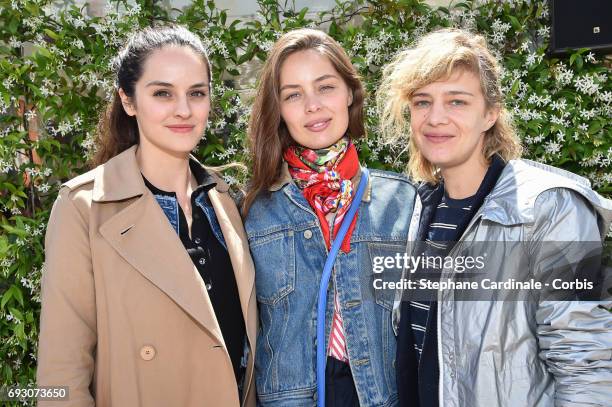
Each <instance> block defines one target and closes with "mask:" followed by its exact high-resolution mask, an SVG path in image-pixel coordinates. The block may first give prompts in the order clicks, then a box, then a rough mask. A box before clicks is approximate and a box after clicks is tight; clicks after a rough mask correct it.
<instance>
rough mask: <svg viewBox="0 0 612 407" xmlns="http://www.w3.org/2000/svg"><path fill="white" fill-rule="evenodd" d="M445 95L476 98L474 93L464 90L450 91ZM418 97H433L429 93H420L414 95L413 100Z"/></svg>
mask: <svg viewBox="0 0 612 407" xmlns="http://www.w3.org/2000/svg"><path fill="white" fill-rule="evenodd" d="M444 94H445V95H467V96H474V94H473V93H470V92H466V91H464V90H450V91H448V92H444ZM417 96H429V97H431V95H430V94H429V93H425V92H419V93H413V94H412V96H411V98H413V97H417Z"/></svg>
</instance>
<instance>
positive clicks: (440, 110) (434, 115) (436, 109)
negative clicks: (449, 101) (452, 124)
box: [427, 101, 448, 126]
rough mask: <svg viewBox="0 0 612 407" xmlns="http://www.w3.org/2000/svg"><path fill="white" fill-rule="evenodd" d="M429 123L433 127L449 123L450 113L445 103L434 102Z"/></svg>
mask: <svg viewBox="0 0 612 407" xmlns="http://www.w3.org/2000/svg"><path fill="white" fill-rule="evenodd" d="M427 121H428V122H429V124H430V125H431V126H439V125H441V124H447V123H448V112H447V111H446V108H445V107H444V104H443V103H441V102H440V103H438V102H435V101H434V102H433V103H432V104H431V107H430V108H429V113H428V114H427Z"/></svg>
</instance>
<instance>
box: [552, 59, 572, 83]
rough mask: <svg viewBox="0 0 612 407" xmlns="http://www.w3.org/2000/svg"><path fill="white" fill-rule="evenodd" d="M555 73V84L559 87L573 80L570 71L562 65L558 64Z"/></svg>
mask: <svg viewBox="0 0 612 407" xmlns="http://www.w3.org/2000/svg"><path fill="white" fill-rule="evenodd" d="M555 73H556V79H557V83H558V84H559V85H561V86H565V85H568V84H570V83H571V82H572V79H573V78H574V73H573V72H572V70H571V69H568V68H567V67H566V66H565V65H564V64H559V65H558V66H557V67H556V69H555Z"/></svg>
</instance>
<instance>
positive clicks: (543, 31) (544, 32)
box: [538, 25, 550, 39]
mask: <svg viewBox="0 0 612 407" xmlns="http://www.w3.org/2000/svg"><path fill="white" fill-rule="evenodd" d="M549 36H550V27H548V26H547V25H545V26H543V27H542V28H539V29H538V37H540V38H542V39H547V38H548V37H549Z"/></svg>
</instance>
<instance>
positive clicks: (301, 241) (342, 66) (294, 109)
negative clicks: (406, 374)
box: [244, 29, 415, 407]
mask: <svg viewBox="0 0 612 407" xmlns="http://www.w3.org/2000/svg"><path fill="white" fill-rule="evenodd" d="M363 101H364V91H363V87H362V85H361V82H360V80H359V77H358V75H357V72H356V71H355V69H354V67H353V66H352V64H351V61H350V59H349V57H348V56H347V55H346V52H345V51H344V50H343V49H342V47H341V46H340V45H339V44H338V43H337V42H335V41H334V40H333V39H332V38H331V37H329V36H328V35H326V34H325V33H322V32H320V31H316V30H311V29H302V30H296V31H292V32H289V33H287V34H285V35H283V36H282V37H280V38H279V40H278V41H277V42H276V44H275V45H274V47H273V48H272V50H271V52H270V55H269V57H268V60H267V61H266V63H265V66H264V68H263V72H262V74H261V78H260V83H259V89H258V93H257V96H256V98H255V103H254V106H253V112H252V116H251V122H250V129H249V138H250V141H251V152H252V162H253V170H252V172H253V178H252V181H251V189H250V190H249V191H248V193H247V196H246V198H245V202H244V213H245V228H246V230H247V235H248V237H249V244H250V246H251V254H252V256H253V260H254V263H255V273H256V278H255V280H256V286H257V300H258V303H259V312H260V315H261V321H260V322H261V330H260V332H259V336H258V340H257V345H258V346H257V348H258V349H257V352H256V361H255V371H256V383H257V394H258V400H259V402H260V404H261V405H262V406H298V405H299V406H306V405H309V406H311V405H313V404H315V403H317V400H318V403H319V405H321V402H325V405H326V406H327V407H333V406H394V405H396V404H397V388H396V385H395V368H394V365H393V359H394V357H395V346H396V345H395V336H394V334H393V331H392V329H391V310H392V306H393V292H392V291H390V290H387V291H382V290H380V291H376V292H374V293H373V290H372V278H373V276H374V271H373V267H372V263H373V261H374V258H373V256H376V253H379V252H380V251H381V250H382V249H383V248H386V247H393V246H399V247H401V248H402V249H403V248H404V247H405V245H406V241H407V233H408V223H409V220H410V217H411V215H412V202H413V201H414V196H415V190H414V188H413V186H412V184H411V183H410V182H408V180H407V179H406V178H405V177H404V176H402V175H399V174H394V173H389V172H384V171H376V170H370V171H369V181H367V182H366V183H364V184H363V185H367V187H366V188H365V191H366V192H365V193H364V195H363V196H362V198H355V195H356V194H355V193H354V192H355V191H356V190H361V180H362V179H364V180H367V179H368V176H367V172H366V170H365V169H364V168H362V167H361V166H360V164H359V158H358V155H357V150H356V148H355V146H354V144H353V140H356V139H358V138H360V137H363V136H364V135H365V128H364V123H363ZM364 174H366V175H364ZM354 205H357V208H358V212H357V215H356V217H355V218H353V219H352V220H350V219H349V217H350V215H347V214H350V210H351V209H353V206H354ZM347 219H348V220H347ZM345 223H346V225H345ZM341 225H342V226H341ZM347 226H348V230H347V233H346V235H345V237H344V238H342V237H341V236H340V233H341V232H339V230H341V229H343V228H345V227H347ZM334 240H339V241H340V242H341V243H342V244H341V247H340V252H339V254H338V256H337V257H336V259H335V262H334V263H333V264H334V268H333V277H332V278H331V283H329V284H328V285H326V283H325V280H323V284H322V285H321V283H320V281H321V279H322V277H323V276H324V275H325V274H324V273H323V269H324V263H325V262H326V258H327V257H328V252H329V251H330V248H331V247H333V246H335V245H332V243H333V241H334ZM331 251H332V252H333V250H331ZM320 286H321V290H322V292H323V293H325V292H326V291H327V292H328V294H329V295H327V301H326V302H321V304H323V305H322V306H323V308H322V310H323V311H324V313H325V314H326V317H324V318H321V317H319V316H317V314H318V310H317V308H318V299H317V293H319V290H320ZM320 309H321V308H319V310H320ZM322 323H325V326H324V331H323V332H324V337H322V338H321V340H320V341H317V339H315V338H317V324H322ZM321 342H323V343H321ZM322 345H324V348H323V349H322V350H324V351H325V354H323V353H321V354H320V356H322V357H323V358H322V359H323V360H322V362H324V364H323V363H321V366H323V368H324V370H323V369H320V370H319V369H315V365H316V363H315V360H316V359H318V357H317V358H316V357H315V354H317V352H316V349H317V346H322ZM325 362H326V363H325ZM315 370H317V372H315ZM317 376H319V379H320V378H321V376H323V378H324V381H325V387H322V389H323V391H324V393H325V397H324V398H323V397H321V396H320V391H318V390H317V384H319V385H321V382H322V381H321V380H318V379H317Z"/></svg>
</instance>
